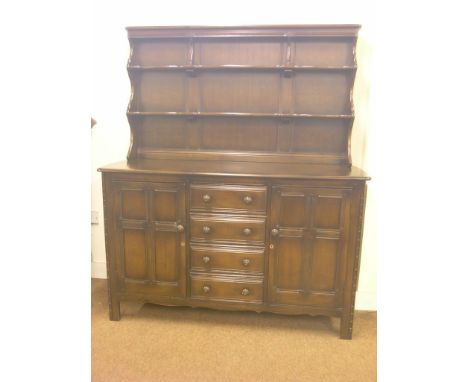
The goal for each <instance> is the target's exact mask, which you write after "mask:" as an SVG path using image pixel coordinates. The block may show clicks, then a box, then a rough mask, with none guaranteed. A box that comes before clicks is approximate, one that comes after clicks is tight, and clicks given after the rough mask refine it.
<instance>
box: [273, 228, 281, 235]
mask: <svg viewBox="0 0 468 382" xmlns="http://www.w3.org/2000/svg"><path fill="white" fill-rule="evenodd" d="M271 234H272V235H273V236H278V235H279V230H278V229H276V228H273V229H272V230H271Z"/></svg>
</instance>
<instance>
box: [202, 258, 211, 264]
mask: <svg viewBox="0 0 468 382" xmlns="http://www.w3.org/2000/svg"><path fill="white" fill-rule="evenodd" d="M202 260H203V262H204V263H205V264H208V263H209V262H210V260H211V259H210V257H209V256H203V258H202Z"/></svg>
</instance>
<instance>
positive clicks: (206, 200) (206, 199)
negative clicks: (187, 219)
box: [203, 194, 211, 203]
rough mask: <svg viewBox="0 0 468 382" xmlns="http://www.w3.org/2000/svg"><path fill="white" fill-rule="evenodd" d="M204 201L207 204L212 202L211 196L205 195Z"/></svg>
mask: <svg viewBox="0 0 468 382" xmlns="http://www.w3.org/2000/svg"><path fill="white" fill-rule="evenodd" d="M203 201H204V202H205V203H208V202H210V201H211V196H210V195H208V194H205V195H203Z"/></svg>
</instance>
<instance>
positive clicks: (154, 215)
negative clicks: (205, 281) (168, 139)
mask: <svg viewBox="0 0 468 382" xmlns="http://www.w3.org/2000/svg"><path fill="white" fill-rule="evenodd" d="M113 189H114V203H115V204H114V206H115V209H114V211H115V232H116V237H117V251H116V259H115V264H116V271H117V274H118V279H119V284H120V286H121V288H123V289H124V290H126V291H127V292H137V293H143V294H144V293H151V294H152V295H159V296H174V297H184V296H185V294H186V292H185V291H186V277H185V272H186V252H185V185H184V183H149V182H125V181H118V182H115V183H114V184H113Z"/></svg>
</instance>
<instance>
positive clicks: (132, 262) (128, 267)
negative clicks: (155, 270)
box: [122, 229, 148, 280]
mask: <svg viewBox="0 0 468 382" xmlns="http://www.w3.org/2000/svg"><path fill="white" fill-rule="evenodd" d="M122 236H123V255H124V269H125V273H124V274H125V277H126V278H130V279H137V280H145V279H146V278H147V276H148V275H147V272H148V261H147V256H146V246H145V241H146V234H145V231H144V230H142V229H123V230H122Z"/></svg>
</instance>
